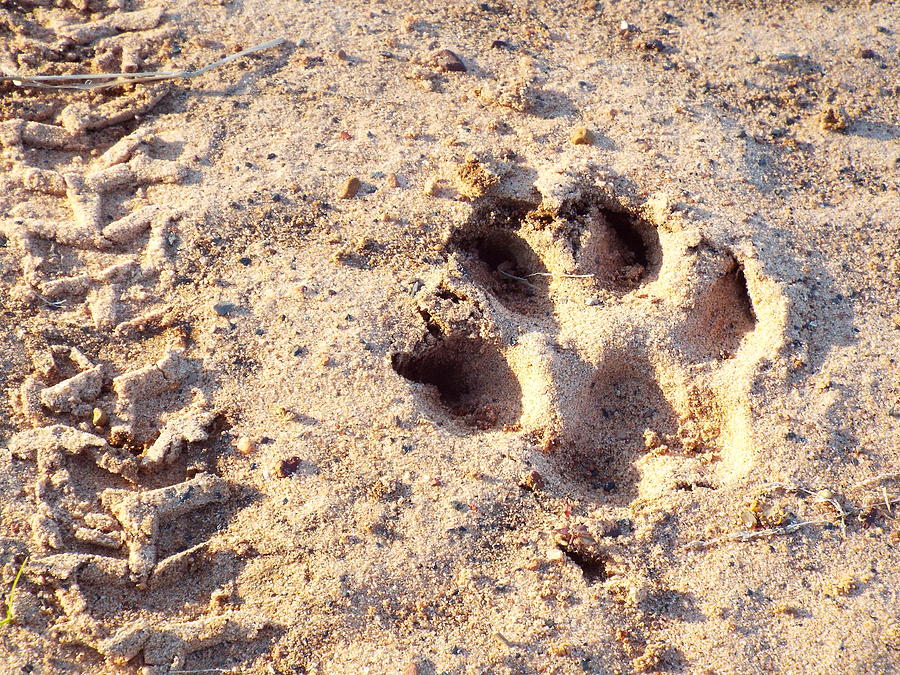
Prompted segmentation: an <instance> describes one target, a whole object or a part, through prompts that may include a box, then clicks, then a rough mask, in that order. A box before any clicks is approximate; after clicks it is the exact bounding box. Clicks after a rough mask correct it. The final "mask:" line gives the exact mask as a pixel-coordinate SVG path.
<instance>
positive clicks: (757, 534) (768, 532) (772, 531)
mask: <svg viewBox="0 0 900 675" xmlns="http://www.w3.org/2000/svg"><path fill="white" fill-rule="evenodd" d="M830 522H831V521H830V520H804V521H801V522H799V523H791V524H790V525H785V526H784V527H770V528H768V529H765V530H740V531H739V532H732V533H731V534H725V535H722V536H721V537H715V538H714V539H697V540H695V541H689V542H688V543H686V544H684V545H682V546H679V547H678V548H679V549H681V550H683V551H692V550H696V549H701V548H709V547H710V546H714V545H716V544H721V543H724V542H726V541H753V540H754V539H764V538H766V537H776V536H779V535H784V534H792V533H794V532H796V531H797V530H799V529H800V528H801V527H806V526H807V525H822V524H825V523H830Z"/></svg>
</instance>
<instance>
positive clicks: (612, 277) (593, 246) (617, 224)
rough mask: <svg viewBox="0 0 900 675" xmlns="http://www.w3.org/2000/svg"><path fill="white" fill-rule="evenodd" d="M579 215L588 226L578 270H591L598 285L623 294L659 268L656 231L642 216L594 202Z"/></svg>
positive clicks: (658, 244)
mask: <svg viewBox="0 0 900 675" xmlns="http://www.w3.org/2000/svg"><path fill="white" fill-rule="evenodd" d="M579 219H580V220H582V221H583V222H584V223H585V225H586V230H587V237H586V239H585V240H584V242H583V248H582V250H581V251H580V253H579V256H578V257H579V267H580V268H581V269H580V271H581V272H583V273H591V274H593V275H594V281H595V283H596V285H597V287H598V288H601V289H604V290H607V291H611V292H613V293H617V294H624V293H627V292H628V291H631V290H633V289H635V288H637V287H638V286H640V285H641V284H644V283H646V282H648V281H650V280H651V279H652V278H653V276H654V275H655V274H656V273H657V271H658V270H659V267H660V264H661V262H662V247H661V246H660V243H659V235H658V234H657V232H656V229H655V228H654V227H653V226H652V225H650V224H649V223H647V222H646V221H644V220H643V219H641V218H639V217H637V216H634V215H632V214H630V213H625V212H623V211H613V210H610V209H606V208H601V207H599V206H597V205H592V206H591V207H588V208H587V209H586V210H585V212H584V214H583V215H581V216H580V217H579Z"/></svg>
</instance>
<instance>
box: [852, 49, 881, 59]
mask: <svg viewBox="0 0 900 675" xmlns="http://www.w3.org/2000/svg"><path fill="white" fill-rule="evenodd" d="M855 53H856V56H858V57H859V58H861V59H874V58H876V57H877V56H878V54H876V53H875V50H874V49H869V48H868V47H858V48H857V50H856V52H855Z"/></svg>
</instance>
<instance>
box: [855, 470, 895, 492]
mask: <svg viewBox="0 0 900 675" xmlns="http://www.w3.org/2000/svg"><path fill="white" fill-rule="evenodd" d="M895 478H900V471H892V472H890V473H882V474H879V475H877V476H875V477H873V478H868V479H866V480H864V481H862V482H861V483H856V484H855V485H851V486H850V489H851V490H857V489H859V488H863V487H869V486H870V485H875V483H880V482H881V481H883V480H893V479H895Z"/></svg>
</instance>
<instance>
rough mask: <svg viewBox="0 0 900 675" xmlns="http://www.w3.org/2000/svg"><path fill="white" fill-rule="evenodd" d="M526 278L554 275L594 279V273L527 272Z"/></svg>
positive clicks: (566, 277) (557, 276) (567, 277)
mask: <svg viewBox="0 0 900 675" xmlns="http://www.w3.org/2000/svg"><path fill="white" fill-rule="evenodd" d="M525 277H526V278H530V277H553V278H556V279H593V278H594V275H593V274H551V273H550V272H532V273H531V274H526V275H525Z"/></svg>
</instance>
